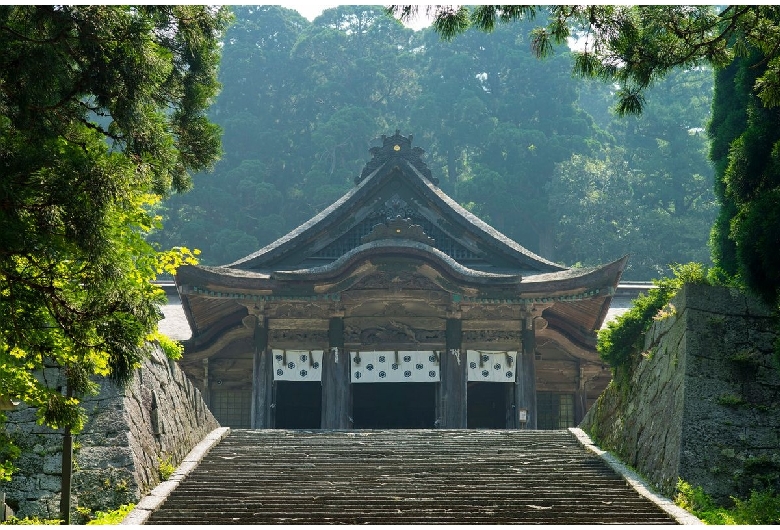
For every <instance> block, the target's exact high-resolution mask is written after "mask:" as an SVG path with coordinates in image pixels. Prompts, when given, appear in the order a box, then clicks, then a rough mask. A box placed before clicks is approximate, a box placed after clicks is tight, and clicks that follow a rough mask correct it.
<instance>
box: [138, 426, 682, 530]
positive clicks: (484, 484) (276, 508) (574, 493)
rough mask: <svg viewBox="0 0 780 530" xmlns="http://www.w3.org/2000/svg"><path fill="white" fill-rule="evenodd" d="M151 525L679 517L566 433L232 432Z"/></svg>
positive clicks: (664, 520)
mask: <svg viewBox="0 0 780 530" xmlns="http://www.w3.org/2000/svg"><path fill="white" fill-rule="evenodd" d="M194 506H197V507H198V508H194ZM148 523H149V524H325V523H344V524H422V523H426V524H456V523H461V524H511V523H520V524H532V523H548V524H549V523H557V524H598V523H617V524H637V523H639V524H674V523H675V521H674V519H672V518H671V517H670V516H669V515H668V514H666V513H665V512H664V511H662V510H661V509H660V508H659V507H657V506H656V505H655V504H653V503H652V502H650V501H648V500H647V499H645V498H644V497H642V496H640V495H639V494H637V493H636V492H635V491H634V490H633V489H632V488H630V487H629V486H628V484H627V483H626V482H625V480H624V479H623V478H622V477H620V476H619V475H617V474H616V473H615V472H614V471H612V470H611V469H610V468H609V467H608V466H606V464H604V462H603V461H602V460H601V459H599V458H598V457H596V456H594V455H592V454H591V453H589V452H588V451H586V450H584V449H583V448H582V447H581V445H580V444H579V442H577V440H576V439H575V438H574V436H573V435H572V434H571V433H569V432H568V431H483V430H469V431H449V430H392V431H391V430H387V431H283V430H258V431H252V430H233V431H231V433H230V434H229V435H228V436H227V437H226V438H224V439H223V441H222V442H221V443H219V444H218V445H217V446H215V447H214V448H213V449H212V450H211V452H210V453H209V454H208V455H207V456H206V458H205V459H204V460H203V461H202V462H201V464H200V465H199V466H198V467H197V468H196V469H195V470H193V471H192V472H191V473H190V475H188V476H187V478H186V479H185V480H184V481H182V483H181V484H180V485H179V486H178V487H177V488H176V489H175V490H174V491H173V493H171V495H170V496H169V497H168V499H167V500H166V501H165V503H164V504H163V505H162V506H161V507H160V508H159V509H157V510H156V511H155V512H154V513H153V514H152V515H151V517H150V518H149V520H148Z"/></svg>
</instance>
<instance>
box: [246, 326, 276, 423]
mask: <svg viewBox="0 0 780 530" xmlns="http://www.w3.org/2000/svg"><path fill="white" fill-rule="evenodd" d="M254 342H255V356H254V362H253V363H252V366H253V370H252V423H251V424H252V428H253V429H271V428H273V426H274V415H273V408H272V404H273V385H274V372H273V368H274V363H273V357H272V354H271V351H270V350H269V349H268V319H266V318H262V317H259V318H257V319H256V322H255V332H254Z"/></svg>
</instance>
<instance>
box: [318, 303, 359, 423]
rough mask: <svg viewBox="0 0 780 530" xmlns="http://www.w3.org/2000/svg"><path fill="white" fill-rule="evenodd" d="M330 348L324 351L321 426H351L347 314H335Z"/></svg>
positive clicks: (330, 325) (331, 324)
mask: <svg viewBox="0 0 780 530" xmlns="http://www.w3.org/2000/svg"><path fill="white" fill-rule="evenodd" d="M328 341H329V343H330V344H329V346H330V347H329V349H328V351H326V352H324V353H323V355H322V415H321V417H320V427H321V428H322V429H351V428H352V418H351V416H352V384H351V382H350V373H349V355H348V354H347V352H346V351H344V318H343V317H332V318H331V319H330V323H329V327H328Z"/></svg>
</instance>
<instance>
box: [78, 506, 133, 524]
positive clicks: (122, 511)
mask: <svg viewBox="0 0 780 530" xmlns="http://www.w3.org/2000/svg"><path fill="white" fill-rule="evenodd" d="M133 508H135V504H123V505H122V506H120V507H119V508H117V509H116V510H111V511H108V512H101V511H98V512H95V515H94V517H93V519H92V520H90V521H89V522H87V524H112V525H115V524H120V523H121V522H122V520H124V518H125V517H127V515H128V514H129V513H130V512H131V511H133Z"/></svg>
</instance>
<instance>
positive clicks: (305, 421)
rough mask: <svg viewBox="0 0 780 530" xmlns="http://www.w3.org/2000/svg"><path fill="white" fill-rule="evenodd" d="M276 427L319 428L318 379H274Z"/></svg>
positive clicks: (319, 389)
mask: <svg viewBox="0 0 780 530" xmlns="http://www.w3.org/2000/svg"><path fill="white" fill-rule="evenodd" d="M274 385H275V390H274V393H275V399H274V403H275V404H276V408H275V411H276V421H275V426H276V428H277V429H319V428H320V416H321V414H322V384H321V383H320V382H319V381H276V382H274Z"/></svg>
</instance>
